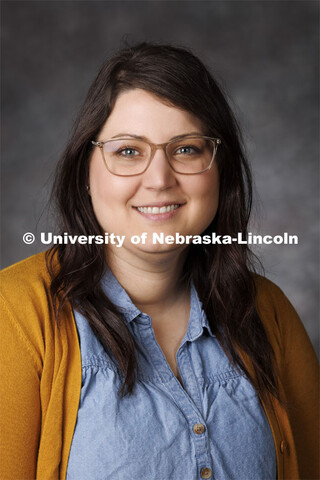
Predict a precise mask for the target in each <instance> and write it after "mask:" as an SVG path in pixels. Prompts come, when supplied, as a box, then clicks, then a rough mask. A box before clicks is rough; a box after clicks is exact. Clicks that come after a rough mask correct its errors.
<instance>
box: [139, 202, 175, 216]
mask: <svg viewBox="0 0 320 480" xmlns="http://www.w3.org/2000/svg"><path fill="white" fill-rule="evenodd" d="M179 207H180V205H179V204H176V205H167V206H166V207H160V208H159V207H137V209H138V210H139V212H142V213H152V214H153V215H157V214H159V213H168V212H172V211H173V210H177V208H179Z"/></svg>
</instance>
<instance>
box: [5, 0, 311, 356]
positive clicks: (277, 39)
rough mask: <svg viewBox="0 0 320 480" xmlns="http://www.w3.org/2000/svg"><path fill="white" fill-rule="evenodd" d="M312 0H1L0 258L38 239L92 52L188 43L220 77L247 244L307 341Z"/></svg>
mask: <svg viewBox="0 0 320 480" xmlns="http://www.w3.org/2000/svg"><path fill="white" fill-rule="evenodd" d="M318 14H319V2H317V1H308V0H307V1H306V0H303V1H241V0H240V1H142V2H141V1H127V2H123V1H115V2H114V1H71V2H70V1H2V210H1V213H2V215H1V219H2V227H3V229H2V232H3V235H2V237H3V242H2V255H1V261H2V267H5V266H7V265H10V264H11V263H14V262H16V261H18V260H21V259H23V258H25V257H27V256H30V255H32V254H34V253H37V252H38V251H41V250H44V249H45V247H44V246H43V245H41V244H39V243H37V242H36V243H35V244H33V245H32V246H28V245H25V244H24V243H23V241H22V235H23V234H24V233H25V232H33V233H35V234H36V233H37V232H38V233H39V232H41V231H48V229H49V228H50V224H51V221H50V219H49V218H48V214H47V211H46V210H44V207H45V205H46V202H47V201H48V194H49V191H50V185H51V181H52V174H53V171H54V167H55V164H56V162H57V159H58V157H59V155H60V154H61V152H62V150H63V148H64V144H65V141H66V139H67V137H68V134H69V133H70V129H71V126H72V123H73V120H74V118H75V115H76V112H77V110H78V108H79V106H80V104H81V102H82V101H83V99H84V96H85V94H86V91H87V89H88V87H89V85H90V83H91V81H92V79H93V77H94V75H95V74H96V72H97V69H98V67H99V65H100V64H101V62H102V61H103V60H104V59H105V58H106V57H107V56H108V55H110V54H111V53H113V52H114V51H116V50H117V49H118V48H119V47H120V46H121V41H122V40H123V38H124V36H126V37H127V39H128V40H129V41H130V42H134V41H142V40H151V41H157V42H174V43H178V44H180V45H185V46H187V47H190V48H191V49H193V51H194V52H195V53H196V54H198V55H200V56H201V58H202V59H203V60H204V61H205V62H206V63H207V64H208V65H209V66H211V68H212V70H213V71H214V72H215V74H216V76H217V78H218V79H219V80H220V82H221V83H222V85H223V86H224V87H225V88H226V90H227V92H228V94H229V96H230V98H231V103H232V105H233V107H234V109H235V111H236V114H237V116H238V118H239V119H240V122H241V124H242V127H243V130H244V136H245V140H246V144H247V150H248V154H249V158H250V160H251V164H252V168H253V173H254V177H255V190H256V202H255V204H256V205H258V210H257V211H256V212H255V216H254V221H253V223H252V227H251V228H252V231H254V232H259V233H268V234H272V235H275V234H278V233H280V234H282V233H283V232H285V231H287V232H289V233H292V234H297V235H298V236H299V245H296V246H294V245H292V246H281V245H279V246H277V245H273V246H264V247H263V248H262V247H259V248H256V251H257V252H258V253H259V254H260V256H261V258H262V261H263V263H264V266H265V270H266V275H267V276H268V277H269V278H270V279H272V280H273V281H275V282H276V283H277V284H278V285H279V286H280V287H281V288H282V289H283V290H284V292H285V293H286V294H287V296H288V297H289V298H290V299H291V301H292V303H293V304H294V306H295V307H296V309H297V310H298V312H299V314H300V316H301V318H302V320H303V322H304V324H305V326H306V328H307V330H308V332H309V335H310V336H311V338H312V341H313V343H314V345H315V347H316V349H317V347H318V343H317V342H318V338H319V335H318V332H319V330H318V260H319V258H318V257H319V255H318V253H319V252H318V247H317V238H318V227H319V222H318V218H319V212H318V201H317V199H318V178H319V177H318V163H317V162H318V153H319V152H318V149H319V134H318V131H319V130H318V128H319V108H318V105H319V98H318V93H319V92H318V67H319V65H318V33H319V25H318V18H319V16H318Z"/></svg>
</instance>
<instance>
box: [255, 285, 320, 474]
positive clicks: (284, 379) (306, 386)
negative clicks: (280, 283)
mask: <svg viewBox="0 0 320 480" xmlns="http://www.w3.org/2000/svg"><path fill="white" fill-rule="evenodd" d="M266 282H267V288H266V292H265V293H266V295H267V296H268V298H269V302H268V303H269V305H268V307H267V308H266V310H265V313H266V314H267V317H268V316H269V318H271V317H272V318H273V321H268V323H269V325H268V328H267V329H268V330H269V336H270V338H271V339H272V343H273V347H274V350H275V354H276V358H277V363H278V366H279V375H280V382H281V385H282V387H283V390H284V395H285V398H284V401H285V408H286V410H287V412H288V416H289V421H290V425H291V428H292V433H293V437H294V443H295V448H296V453H297V460H298V467H299V478H300V479H302V480H307V479H308V480H311V479H317V480H318V479H319V478H320V475H319V461H318V459H319V363H318V360H317V357H316V354H315V352H314V349H313V346H312V344H311V341H310V339H309V337H308V335H307V332H306V330H305V328H304V326H303V324H302V322H301V320H300V318H299V316H298V314H297V313H296V311H295V309H294V308H293V306H292V305H291V303H290V302H289V300H288V299H287V297H286V296H285V295H284V293H283V292H282V291H281V290H280V288H278V287H277V286H276V285H274V284H273V283H272V282H270V281H266ZM270 300H271V302H270ZM263 303H264V302H263ZM270 303H271V304H272V307H271V305H270ZM271 310H272V312H271ZM274 321H275V322H274ZM272 324H273V327H272V328H271V329H270V325H272ZM275 331H276V332H275ZM284 454H285V452H284Z"/></svg>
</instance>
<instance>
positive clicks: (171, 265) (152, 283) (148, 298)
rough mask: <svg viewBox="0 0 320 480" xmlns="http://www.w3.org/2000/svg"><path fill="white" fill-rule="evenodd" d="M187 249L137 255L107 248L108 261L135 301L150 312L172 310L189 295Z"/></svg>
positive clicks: (138, 306) (145, 310)
mask: <svg viewBox="0 0 320 480" xmlns="http://www.w3.org/2000/svg"><path fill="white" fill-rule="evenodd" d="M186 254H187V249H184V250H178V251H171V252H165V253H163V252H162V253H145V252H139V253H138V255H137V254H136V253H135V254H132V253H131V252H128V251H125V252H124V251H122V252H121V255H119V253H118V252H117V251H116V250H115V249H110V248H109V249H108V255H107V262H108V266H109V267H110V269H111V271H112V272H113V274H114V275H115V276H116V278H117V280H118V281H119V283H120V284H121V285H122V287H123V288H124V289H125V290H126V292H127V293H128V295H129V297H130V298H131V300H132V302H133V303H134V304H135V305H136V306H137V308H139V309H140V310H141V311H143V312H145V313H147V314H151V313H155V312H157V311H158V312H161V311H162V310H164V309H169V308H171V307H173V306H174V305H176V304H177V303H178V302H181V301H183V300H184V299H185V298H186V288H185V285H182V284H181V274H182V268H183V264H184V260H185V257H186Z"/></svg>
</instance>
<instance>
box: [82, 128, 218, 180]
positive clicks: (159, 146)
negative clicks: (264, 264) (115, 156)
mask: <svg viewBox="0 0 320 480" xmlns="http://www.w3.org/2000/svg"><path fill="white" fill-rule="evenodd" d="M132 138H136V139H138V140H141V141H143V142H145V143H147V144H148V145H149V146H150V148H151V155H150V158H149V161H148V163H147V165H146V167H145V169H144V170H143V171H142V172H140V173H133V174H128V175H123V174H119V173H114V172H112V171H111V170H110V169H109V167H108V164H107V160H106V158H105V155H104V148H103V146H104V145H105V144H106V143H109V142H114V141H116V140H132ZM189 138H190V139H193V138H204V139H205V140H211V141H212V142H213V144H214V147H215V148H214V151H213V154H212V158H211V161H210V164H209V166H208V167H207V168H205V169H204V170H201V171H200V172H195V173H185V172H179V171H177V170H175V169H174V167H173V166H172V165H171V163H170V160H169V156H168V153H167V148H168V146H169V145H171V144H172V143H176V142H178V141H179V140H185V139H189ZM91 143H92V145H94V146H95V147H99V148H100V150H101V154H102V158H103V163H104V164H105V166H106V168H107V170H108V171H109V172H110V173H111V174H112V175H116V176H117V177H136V176H138V175H142V174H143V173H145V172H146V170H147V169H148V168H149V166H150V163H151V162H152V160H153V157H154V155H155V153H156V151H157V150H163V151H164V153H165V156H166V159H167V161H168V163H169V166H170V168H171V169H172V170H173V171H174V172H175V173H179V174H180V175H199V174H200V173H204V172H206V171H207V170H210V168H211V167H212V164H213V161H214V159H215V156H216V153H217V149H218V146H219V145H221V140H220V138H215V137H207V136H205V135H190V136H189V135H188V136H186V137H181V138H176V139H174V140H170V141H169V142H165V143H152V142H149V141H148V140H146V139H144V138H141V137H138V136H134V135H132V136H130V137H125V136H124V137H119V138H112V139H110V140H101V141H95V140H91Z"/></svg>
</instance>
